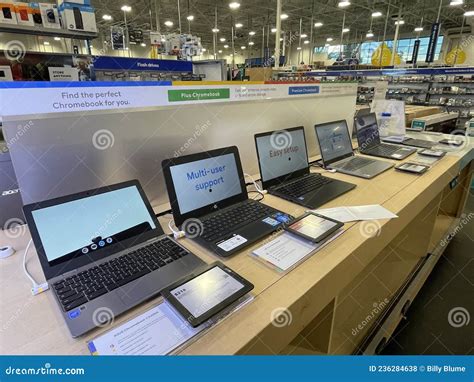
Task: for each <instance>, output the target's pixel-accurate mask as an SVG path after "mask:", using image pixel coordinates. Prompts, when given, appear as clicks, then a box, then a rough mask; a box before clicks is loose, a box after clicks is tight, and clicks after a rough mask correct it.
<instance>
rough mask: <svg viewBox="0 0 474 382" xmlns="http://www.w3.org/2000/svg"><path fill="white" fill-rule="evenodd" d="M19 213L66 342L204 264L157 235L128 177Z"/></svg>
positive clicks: (149, 213) (148, 211)
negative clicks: (67, 336) (65, 332)
mask: <svg viewBox="0 0 474 382" xmlns="http://www.w3.org/2000/svg"><path fill="white" fill-rule="evenodd" d="M23 209H24V213H25V217H26V221H27V223H28V227H29V229H30V232H31V237H32V239H33V243H34V245H35V247H36V251H37V253H38V257H39V260H40V264H41V267H42V269H43V272H44V275H45V277H46V279H47V280H48V283H49V285H50V288H51V289H52V291H53V293H54V296H55V299H56V301H57V303H58V305H59V309H60V311H61V315H62V317H63V319H64V320H65V321H66V325H67V327H68V328H69V331H70V332H71V335H72V336H73V337H78V336H80V335H82V334H84V333H86V332H88V331H89V330H91V329H93V328H95V327H96V326H104V325H106V324H109V323H111V322H112V321H113V319H114V317H115V316H117V315H119V314H121V313H123V312H126V311H127V310H129V309H130V308H132V307H134V306H136V305H138V304H139V303H141V302H143V301H145V300H147V299H149V298H151V297H153V296H155V295H157V294H158V293H160V291H161V290H162V289H163V288H165V287H167V286H168V285H170V284H172V283H173V282H176V281H177V280H179V279H181V278H183V277H184V276H187V275H188V274H190V273H192V272H193V271H195V270H197V269H198V268H200V267H201V266H204V265H205V263H204V262H203V261H202V260H200V259H199V258H198V257H197V256H195V255H193V254H192V253H190V252H189V251H188V250H186V248H184V247H182V246H181V245H179V244H178V243H177V242H176V241H174V240H173V239H171V238H170V237H168V236H166V235H165V234H164V232H163V230H162V228H161V226H160V224H159V223H158V220H157V219H156V217H155V214H154V212H153V209H152V208H151V206H150V203H149V202H148V200H147V198H146V196H145V193H144V191H143V189H142V187H141V186H140V184H139V182H138V181H136V180H133V181H129V182H124V183H120V184H116V185H113V186H108V187H102V188H97V189H95V190H91V191H85V192H80V193H77V194H74V195H68V196H64V197H60V198H56V199H51V200H47V201H43V202H39V203H35V204H29V205H26V206H24V207H23Z"/></svg>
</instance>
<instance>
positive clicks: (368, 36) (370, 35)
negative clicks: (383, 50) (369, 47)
mask: <svg viewBox="0 0 474 382" xmlns="http://www.w3.org/2000/svg"><path fill="white" fill-rule="evenodd" d="M365 37H367V38H372V37H374V34H373V33H372V31H368V32H367V34H366V35H365Z"/></svg>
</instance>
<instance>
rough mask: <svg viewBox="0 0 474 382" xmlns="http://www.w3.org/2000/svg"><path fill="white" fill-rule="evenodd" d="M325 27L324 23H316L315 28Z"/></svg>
mask: <svg viewBox="0 0 474 382" xmlns="http://www.w3.org/2000/svg"><path fill="white" fill-rule="evenodd" d="M323 25H324V24H323V23H322V22H320V21H318V22H317V23H314V27H315V28H320V27H322V26H323Z"/></svg>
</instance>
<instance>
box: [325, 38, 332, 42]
mask: <svg viewBox="0 0 474 382" xmlns="http://www.w3.org/2000/svg"><path fill="white" fill-rule="evenodd" d="M332 40H334V39H333V38H332V37H328V38H327V39H326V41H327V42H331V41H332Z"/></svg>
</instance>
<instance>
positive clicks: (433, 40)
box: [425, 23, 439, 62]
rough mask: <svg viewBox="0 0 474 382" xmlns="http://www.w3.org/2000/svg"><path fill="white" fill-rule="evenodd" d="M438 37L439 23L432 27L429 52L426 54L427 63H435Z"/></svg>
mask: <svg viewBox="0 0 474 382" xmlns="http://www.w3.org/2000/svg"><path fill="white" fill-rule="evenodd" d="M438 36H439V23H433V25H432V26H431V34H430V41H429V42H428V51H427V52H426V59H425V62H433V61H434V56H435V51H436V44H437V43H438Z"/></svg>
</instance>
